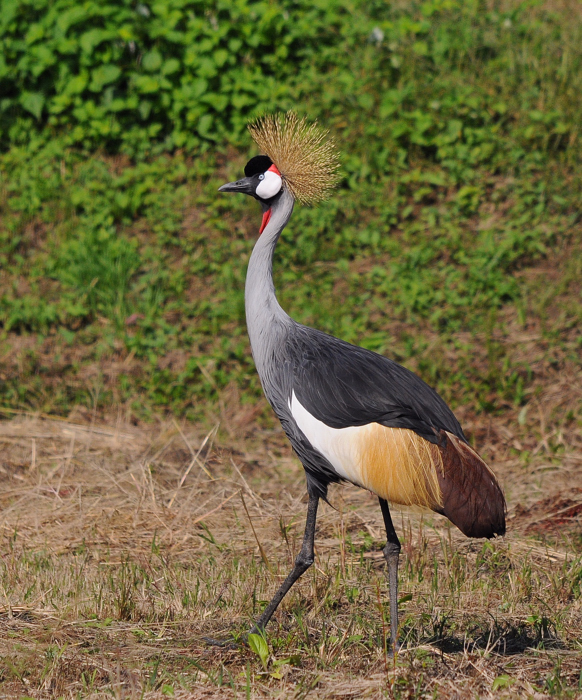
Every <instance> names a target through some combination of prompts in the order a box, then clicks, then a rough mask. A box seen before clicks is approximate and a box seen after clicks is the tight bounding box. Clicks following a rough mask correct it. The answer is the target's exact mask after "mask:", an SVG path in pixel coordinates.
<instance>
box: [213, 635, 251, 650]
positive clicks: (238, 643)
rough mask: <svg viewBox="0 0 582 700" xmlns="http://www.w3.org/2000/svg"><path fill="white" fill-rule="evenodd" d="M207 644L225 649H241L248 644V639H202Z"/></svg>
mask: <svg viewBox="0 0 582 700" xmlns="http://www.w3.org/2000/svg"><path fill="white" fill-rule="evenodd" d="M202 639H203V640H204V641H205V642H206V644H210V646H213V647H222V648H223V649H240V648H241V647H242V646H244V645H245V644H246V639H242V638H239V639H213V638H212V637H202Z"/></svg>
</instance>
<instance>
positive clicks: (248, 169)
mask: <svg viewBox="0 0 582 700" xmlns="http://www.w3.org/2000/svg"><path fill="white" fill-rule="evenodd" d="M271 165H273V161H272V160H271V159H270V158H269V156H255V157H254V158H251V159H250V160H249V162H248V163H247V164H246V165H245V175H246V176H247V177H252V176H253V175H258V174H259V173H264V172H266V171H267V170H268V169H269V168H270V167H271Z"/></svg>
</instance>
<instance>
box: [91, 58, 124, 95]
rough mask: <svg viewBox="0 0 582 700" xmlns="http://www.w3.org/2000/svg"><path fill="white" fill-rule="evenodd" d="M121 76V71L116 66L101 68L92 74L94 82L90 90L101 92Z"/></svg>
mask: <svg viewBox="0 0 582 700" xmlns="http://www.w3.org/2000/svg"><path fill="white" fill-rule="evenodd" d="M120 75H121V69H120V68H118V67H117V66H114V65H113V64H112V63H109V64H106V65H104V66H99V67H98V68H96V69H95V70H94V71H93V73H92V74H91V77H92V78H93V80H92V81H91V85H90V86H89V89H90V90H92V91H93V92H99V91H100V90H101V89H102V88H103V87H104V86H105V85H109V84H110V83H112V82H114V81H115V80H117V78H119V76H120Z"/></svg>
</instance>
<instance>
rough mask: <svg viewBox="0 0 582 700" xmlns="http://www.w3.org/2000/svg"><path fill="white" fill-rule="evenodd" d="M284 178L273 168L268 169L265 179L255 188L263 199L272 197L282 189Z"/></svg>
mask: <svg viewBox="0 0 582 700" xmlns="http://www.w3.org/2000/svg"><path fill="white" fill-rule="evenodd" d="M282 186H283V180H281V176H280V175H277V173H274V172H273V171H272V170H267V172H266V173H265V179H264V180H261V181H260V182H259V186H258V187H257V189H256V190H255V191H256V193H257V194H258V196H259V197H260V198H261V199H271V197H274V196H275V195H276V194H277V193H278V192H280V191H281V187H282Z"/></svg>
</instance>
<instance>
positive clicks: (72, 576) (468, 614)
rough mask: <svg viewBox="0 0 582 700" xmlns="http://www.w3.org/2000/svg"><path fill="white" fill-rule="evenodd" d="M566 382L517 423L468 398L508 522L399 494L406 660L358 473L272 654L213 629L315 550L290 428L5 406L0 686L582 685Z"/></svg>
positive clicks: (178, 690)
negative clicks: (468, 531)
mask: <svg viewBox="0 0 582 700" xmlns="http://www.w3.org/2000/svg"><path fill="white" fill-rule="evenodd" d="M561 389H565V386H563V387H556V386H555V385H554V384H552V383H551V382H550V383H549V384H548V385H547V386H546V387H545V388H544V389H543V391H541V392H540V393H539V403H538V408H539V412H532V414H530V413H529V412H528V413H527V414H526V415H525V418H524V419H522V420H521V421H520V420H517V416H516V415H514V416H513V418H512V419H511V420H496V421H494V422H493V423H491V424H490V425H489V428H488V429H487V430H485V426H483V424H482V423H481V422H480V421H479V420H478V419H477V420H476V421H474V420H472V419H471V416H470V415H467V416H465V421H464V422H465V424H468V426H469V429H470V430H472V431H475V432H476V433H479V432H480V431H483V433H485V432H486V433H487V435H486V437H483V438H482V439H481V440H480V448H481V449H482V451H483V453H484V454H487V455H488V456H489V459H490V460H492V463H493V465H494V467H495V469H496V471H497V473H498V474H499V475H500V478H501V479H502V481H503V483H504V485H505V488H506V491H507V495H508V501H509V509H510V510H509V528H508V535H507V537H506V538H504V539H503V540H499V541H497V540H496V541H493V542H483V541H474V540H467V539H465V538H463V537H462V536H461V535H460V534H459V533H458V532H457V531H455V529H454V528H453V527H451V526H450V525H449V524H447V522H446V521H445V520H444V519H443V518H440V517H439V516H433V515H426V514H425V515H419V514H414V513H409V512H402V513H401V512H400V511H396V516H395V523H396V524H397V528H398V531H399V533H400V536H401V539H402V543H403V555H402V559H401V567H400V587H401V590H400V596H401V599H400V608H401V615H402V617H401V620H402V624H401V632H400V634H401V638H402V640H403V642H404V648H403V650H402V652H401V653H400V654H399V655H398V657H397V659H396V660H392V659H391V658H390V657H387V656H386V653H385V635H386V632H387V630H388V624H389V612H388V596H387V583H386V573H385V565H384V561H383V557H382V554H381V548H382V547H383V544H384V534H383V530H382V521H381V514H380V511H379V508H378V506H377V503H376V501H375V499H373V498H372V496H371V495H370V494H368V493H367V492H365V491H362V490H359V489H356V488H354V487H349V486H343V487H334V489H333V490H332V492H331V502H332V504H333V505H334V508H335V509H331V508H329V507H328V506H323V508H322V513H321V516H320V520H319V525H318V534H317V541H316V565H315V566H314V567H313V568H312V569H311V570H310V571H309V572H308V573H307V574H306V575H305V576H304V578H303V579H302V580H301V581H300V583H299V584H297V586H296V587H295V588H294V589H293V590H292V592H291V593H290V594H289V595H288V597H287V598H286V599H285V601H284V603H283V604H282V606H281V609H280V611H279V612H278V613H277V614H276V616H275V618H274V620H273V622H272V624H271V626H270V627H269V628H268V631H267V635H266V643H267V648H266V650H265V649H264V648H263V649H262V652H263V653H262V658H261V654H259V653H258V651H261V649H260V648H259V647H258V648H257V651H253V650H251V649H249V648H244V647H243V648H240V649H237V650H228V649H217V648H215V647H209V646H208V645H207V644H206V643H205V642H204V640H203V637H204V636H214V637H216V636H218V637H225V638H228V637H230V636H231V635H232V634H234V635H235V636H236V635H237V634H240V633H242V632H244V631H245V630H246V629H248V626H249V624H250V621H251V620H252V618H253V617H254V616H256V615H257V614H258V612H259V611H260V609H261V607H262V606H263V605H264V603H265V602H266V601H267V600H268V599H269V597H270V596H271V595H272V593H273V591H274V589H275V587H276V586H277V584H278V582H279V581H280V580H281V577H282V576H284V575H285V574H286V573H287V570H288V568H289V567H290V566H291V563H292V560H293V557H294V555H295V554H296V552H297V551H298V547H299V544H300V541H301V537H302V529H303V522H304V517H305V492H304V483H303V476H302V471H301V467H300V465H299V464H298V462H297V461H296V459H294V458H293V456H292V455H291V453H290V450H289V448H288V446H287V444H286V442H285V440H284V437H283V435H282V433H281V431H280V430H278V429H275V430H273V429H263V430H260V431H259V430H257V429H256V428H255V427H254V425H253V422H252V421H253V418H252V416H250V417H249V415H248V414H246V415H244V414H242V415H240V416H238V421H235V420H233V417H232V416H231V418H230V429H231V431H232V432H233V437H232V438H228V437H227V436H226V435H222V437H221V436H220V435H217V434H216V431H215V430H213V431H211V432H209V433H208V434H206V435H204V434H203V433H200V432H196V429H195V428H193V427H192V426H191V425H190V424H184V423H182V424H180V423H177V422H176V421H175V420H169V421H166V422H162V423H159V424H158V425H157V426H155V427H154V426H151V427H150V428H148V429H147V430H144V429H142V428H139V427H135V426H131V425H127V424H124V423H123V422H119V423H118V424H117V425H110V426H107V425H103V424H101V423H99V422H93V423H91V422H87V423H85V424H80V423H73V422H71V421H66V420H54V419H39V418H37V417H26V416H22V417H19V418H14V419H13V420H11V421H5V422H4V423H2V424H1V425H0V442H2V445H3V452H2V471H1V472H0V476H1V478H2V479H3V482H4V484H3V489H2V550H3V557H2V563H1V564H0V586H1V588H0V594H1V597H2V600H1V601H0V606H1V607H0V625H1V627H2V635H1V638H2V642H1V643H0V644H1V647H0V656H1V658H2V676H1V679H0V688H1V689H2V694H3V695H4V696H5V697H22V696H25V695H26V696H30V697H35V698H44V697H47V698H48V697H63V698H69V697H70V698H73V697H101V696H109V695H111V694H112V695H114V696H115V697H131V698H141V697H145V698H157V697H160V698H161V697H165V696H175V697H189V698H191V697H193V698H198V697H200V698H206V697H223V696H229V697H230V696H233V697H241V698H244V697H256V698H260V697H272V696H281V697H306V696H309V697H314V698H315V697H319V698H326V697H330V698H331V697H343V696H345V697H363V696H368V695H369V696H370V697H387V698H399V697H401V698H425V697H458V694H459V693H462V695H463V697H516V696H523V697H534V696H535V697H538V696H539V697H550V696H551V697H564V698H567V697H578V696H579V694H580V658H581V654H582V650H581V649H580V639H579V629H580V625H581V624H582V607H581V601H582V588H581V586H582V543H581V540H580V536H579V518H580V513H581V512H582V498H581V494H582V483H581V482H580V476H579V474H580V472H579V462H580V459H581V454H582V443H581V442H580V439H579V434H578V437H577V438H576V437H575V436H571V437H570V439H567V440H564V441H563V442H565V444H560V445H559V446H558V447H556V446H555V445H556V442H557V440H556V435H557V434H558V433H559V430H560V427H559V425H560V424H559V421H557V420H556V416H557V415H558V413H559V412H558V411H556V408H557V407H559V406H560V404H561V401H562V400H563V393H562V391H561ZM572 391H576V392H578V393H577V396H578V397H579V396H580V393H579V392H580V385H579V382H578V384H577V385H576V386H575V387H574V388H573V389H572ZM520 423H521V424H520ZM516 445H518V446H519V449H517V448H516ZM243 498H244V504H243ZM536 694H537V695H536Z"/></svg>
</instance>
